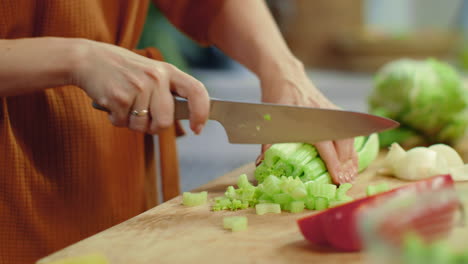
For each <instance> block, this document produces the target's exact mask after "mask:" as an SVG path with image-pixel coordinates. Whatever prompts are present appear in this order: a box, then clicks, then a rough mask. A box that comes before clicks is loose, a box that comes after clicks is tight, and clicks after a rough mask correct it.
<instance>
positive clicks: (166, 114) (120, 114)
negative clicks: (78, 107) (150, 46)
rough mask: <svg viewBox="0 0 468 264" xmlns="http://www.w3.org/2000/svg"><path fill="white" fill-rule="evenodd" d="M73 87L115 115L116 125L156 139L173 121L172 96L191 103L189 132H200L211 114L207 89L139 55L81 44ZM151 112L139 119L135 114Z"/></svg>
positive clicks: (93, 43)
mask: <svg viewBox="0 0 468 264" xmlns="http://www.w3.org/2000/svg"><path fill="white" fill-rule="evenodd" d="M77 51H78V52H77V54H78V56H76V58H77V61H76V64H75V66H74V67H73V70H72V72H71V79H72V81H71V82H72V84H74V85H76V86H78V87H81V88H82V89H83V90H84V91H85V92H86V93H87V94H88V95H89V96H90V97H91V98H92V99H93V100H94V101H95V102H96V103H98V104H99V105H101V106H103V107H105V108H107V109H108V110H109V111H110V115H109V118H110V120H111V122H112V124H114V125H115V126H127V127H129V128H130V129H133V130H136V131H140V132H144V133H149V134H156V133H157V132H158V131H159V130H160V129H163V128H167V127H169V126H170V125H172V123H173V121H174V99H173V96H172V93H174V94H177V95H179V96H181V97H184V98H187V100H188V105H189V110H190V128H191V129H192V130H193V131H194V132H195V133H196V134H198V133H200V132H201V130H202V128H203V126H204V124H205V122H206V120H207V118H208V113H209V97H208V93H207V91H206V89H205V87H204V85H203V84H202V83H201V82H199V81H198V80H196V79H195V78H193V77H192V76H190V75H188V74H186V73H184V72H182V71H181V70H179V69H177V68H176V67H175V66H173V65H171V64H169V63H166V62H162V61H155V60H152V59H149V58H146V57H143V56H140V55H138V54H136V53H134V52H132V51H129V50H127V49H124V48H121V47H118V46H114V45H110V44H106V43H101V42H96V41H91V40H81V39H80V40H78V44H77ZM134 110H136V111H142V110H148V115H143V116H135V115H131V114H130V113H131V111H134Z"/></svg>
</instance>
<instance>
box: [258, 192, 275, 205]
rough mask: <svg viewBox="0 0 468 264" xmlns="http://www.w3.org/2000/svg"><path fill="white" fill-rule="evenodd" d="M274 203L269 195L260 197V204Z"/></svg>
mask: <svg viewBox="0 0 468 264" xmlns="http://www.w3.org/2000/svg"><path fill="white" fill-rule="evenodd" d="M272 201H273V199H272V198H271V196H269V195H268V194H262V196H260V197H258V202H259V203H269V202H272Z"/></svg>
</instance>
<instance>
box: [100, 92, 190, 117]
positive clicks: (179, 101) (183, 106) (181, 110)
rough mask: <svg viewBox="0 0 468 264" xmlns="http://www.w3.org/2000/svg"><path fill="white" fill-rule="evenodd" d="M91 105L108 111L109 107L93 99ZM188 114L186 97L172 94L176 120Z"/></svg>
mask: <svg viewBox="0 0 468 264" xmlns="http://www.w3.org/2000/svg"><path fill="white" fill-rule="evenodd" d="M92 106H93V108H94V109H97V110H100V111H104V112H107V113H110V110H109V109H107V108H106V107H104V106H102V105H100V104H98V103H96V102H94V101H93V102H92ZM189 115H190V111H189V109H188V102H187V99H184V98H182V97H179V96H174V118H175V119H176V120H180V119H189Z"/></svg>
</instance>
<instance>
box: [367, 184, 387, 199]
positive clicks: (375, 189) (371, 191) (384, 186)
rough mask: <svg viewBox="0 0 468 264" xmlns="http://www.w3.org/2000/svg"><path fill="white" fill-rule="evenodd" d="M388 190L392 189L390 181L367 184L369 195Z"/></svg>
mask: <svg viewBox="0 0 468 264" xmlns="http://www.w3.org/2000/svg"><path fill="white" fill-rule="evenodd" d="M388 190H390V187H389V186H388V183H386V182H382V183H380V184H376V185H369V186H367V189H366V193H367V196H371V195H376V194H378V193H382V192H386V191H388Z"/></svg>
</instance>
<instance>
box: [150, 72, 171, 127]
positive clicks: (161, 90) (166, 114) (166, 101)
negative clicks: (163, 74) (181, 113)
mask: <svg viewBox="0 0 468 264" xmlns="http://www.w3.org/2000/svg"><path fill="white" fill-rule="evenodd" d="M155 87H156V88H155V89H153V93H152V94H151V99H150V102H151V103H150V107H149V111H150V113H151V125H150V129H149V131H150V133H152V134H155V133H158V131H160V130H161V129H164V128H168V127H170V126H171V125H172V124H173V123H174V97H173V96H172V94H171V92H170V90H169V79H167V78H159V79H158V80H155Z"/></svg>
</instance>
